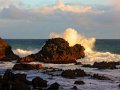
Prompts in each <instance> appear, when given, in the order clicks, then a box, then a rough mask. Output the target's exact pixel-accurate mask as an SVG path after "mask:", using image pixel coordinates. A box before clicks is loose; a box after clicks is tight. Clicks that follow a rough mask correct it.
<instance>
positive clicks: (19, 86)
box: [9, 81, 31, 90]
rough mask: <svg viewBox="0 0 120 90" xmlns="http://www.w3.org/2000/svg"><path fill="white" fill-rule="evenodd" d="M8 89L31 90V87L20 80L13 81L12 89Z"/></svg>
mask: <svg viewBox="0 0 120 90" xmlns="http://www.w3.org/2000/svg"><path fill="white" fill-rule="evenodd" d="M9 90H31V88H30V87H29V86H28V85H27V84H25V83H23V82H21V81H15V82H14V83H13V84H12V89H9Z"/></svg>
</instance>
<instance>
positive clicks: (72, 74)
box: [61, 69, 86, 79]
mask: <svg viewBox="0 0 120 90" xmlns="http://www.w3.org/2000/svg"><path fill="white" fill-rule="evenodd" d="M61 76H62V77H65V78H70V79H73V78H76V77H84V76H86V73H85V72H84V70H81V69H76V70H65V71H63V72H62V74H61Z"/></svg>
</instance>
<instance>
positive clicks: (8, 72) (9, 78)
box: [3, 69, 14, 81]
mask: <svg viewBox="0 0 120 90" xmlns="http://www.w3.org/2000/svg"><path fill="white" fill-rule="evenodd" d="M3 79H4V80H5V81H13V79H14V73H12V71H11V70H10V69H8V70H6V71H5V74H4V75H3Z"/></svg>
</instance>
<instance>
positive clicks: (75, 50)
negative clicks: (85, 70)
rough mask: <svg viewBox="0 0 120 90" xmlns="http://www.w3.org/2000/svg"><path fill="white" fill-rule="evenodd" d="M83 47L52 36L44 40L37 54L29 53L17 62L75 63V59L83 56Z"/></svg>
mask: <svg viewBox="0 0 120 90" xmlns="http://www.w3.org/2000/svg"><path fill="white" fill-rule="evenodd" d="M84 50H85V49H84V47H83V46H81V45H80V44H76V45H75V46H73V47H70V46H69V43H68V42H67V41H65V40H64V39H62V38H54V39H49V40H48V41H46V44H45V45H44V46H43V47H42V49H41V50H40V51H39V52H38V53H37V54H32V55H29V56H27V57H25V58H22V59H20V60H18V62H20V63H23V62H30V61H41V62H45V63H57V64H63V63H64V64H67V63H75V62H76V59H80V58H83V57H85V53H84Z"/></svg>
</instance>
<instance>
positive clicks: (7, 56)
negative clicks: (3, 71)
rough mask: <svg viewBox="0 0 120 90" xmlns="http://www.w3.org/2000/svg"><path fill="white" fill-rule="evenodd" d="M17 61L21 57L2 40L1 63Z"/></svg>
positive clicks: (0, 48) (0, 45)
mask: <svg viewBox="0 0 120 90" xmlns="http://www.w3.org/2000/svg"><path fill="white" fill-rule="evenodd" d="M16 59H19V56H17V55H15V54H14V53H13V51H12V49H11V46H10V45H8V43H7V42H5V41H4V40H3V39H1V38H0V61H9V60H16Z"/></svg>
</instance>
